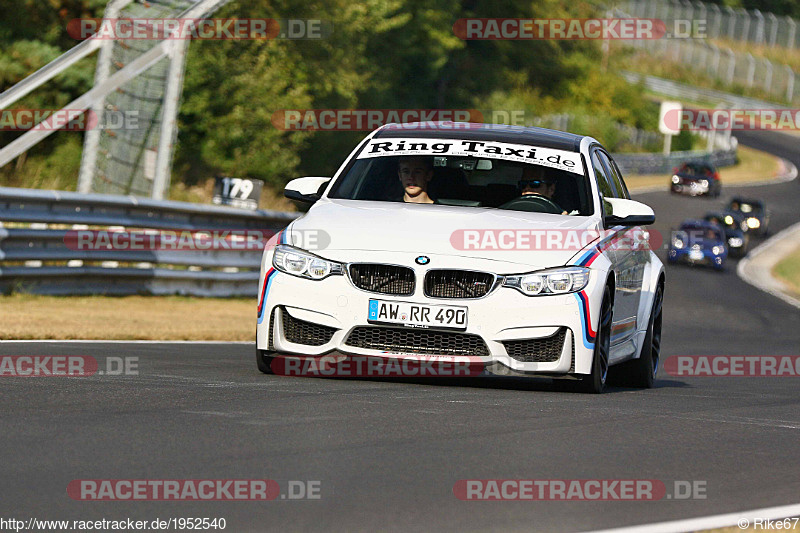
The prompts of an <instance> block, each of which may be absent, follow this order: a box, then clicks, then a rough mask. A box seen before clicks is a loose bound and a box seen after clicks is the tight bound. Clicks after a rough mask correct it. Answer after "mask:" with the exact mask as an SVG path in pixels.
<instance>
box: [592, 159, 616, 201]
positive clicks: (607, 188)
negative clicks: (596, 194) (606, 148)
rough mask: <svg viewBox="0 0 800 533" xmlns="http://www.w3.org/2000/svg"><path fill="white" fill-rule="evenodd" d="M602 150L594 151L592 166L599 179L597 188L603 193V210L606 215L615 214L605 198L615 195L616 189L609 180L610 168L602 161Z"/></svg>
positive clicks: (596, 177)
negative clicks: (607, 168) (600, 156)
mask: <svg viewBox="0 0 800 533" xmlns="http://www.w3.org/2000/svg"><path fill="white" fill-rule="evenodd" d="M599 155H600V152H598V151H597V150H595V151H593V152H592V167H593V168H594V176H595V179H596V180H597V188H598V189H599V190H600V194H602V195H603V211H604V212H605V214H606V215H612V214H613V208H612V207H611V204H609V203H608V202H607V201H606V200H605V199H606V198H613V197H614V190H613V189H612V188H611V182H610V181H608V170H606V167H605V166H604V165H603V163H602V162H601V161H600V158H599Z"/></svg>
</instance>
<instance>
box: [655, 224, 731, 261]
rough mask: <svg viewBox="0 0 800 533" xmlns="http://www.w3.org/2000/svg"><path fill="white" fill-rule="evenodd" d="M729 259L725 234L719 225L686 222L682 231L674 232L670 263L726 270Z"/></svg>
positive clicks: (670, 245)
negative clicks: (726, 262) (726, 261)
mask: <svg viewBox="0 0 800 533" xmlns="http://www.w3.org/2000/svg"><path fill="white" fill-rule="evenodd" d="M727 258H728V247H727V245H726V244H725V232H724V231H723V229H722V228H721V227H720V226H719V224H716V223H714V222H708V221H706V220H684V221H683V223H682V224H681V226H680V229H678V231H673V232H672V239H671V240H670V243H669V255H668V256H667V260H668V261H669V262H670V263H686V264H689V265H707V266H710V267H713V268H715V269H716V270H724V269H725V260H726V259H727Z"/></svg>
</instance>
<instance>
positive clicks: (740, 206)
mask: <svg viewBox="0 0 800 533" xmlns="http://www.w3.org/2000/svg"><path fill="white" fill-rule="evenodd" d="M728 210H730V211H734V212H737V213H741V214H742V216H743V217H744V218H745V223H746V224H747V228H748V230H749V231H750V232H752V233H755V234H757V235H767V234H768V233H769V211H768V210H767V206H766V205H765V204H764V202H762V201H761V200H756V199H753V198H742V197H740V196H735V197H733V198H732V199H731V202H730V204H728Z"/></svg>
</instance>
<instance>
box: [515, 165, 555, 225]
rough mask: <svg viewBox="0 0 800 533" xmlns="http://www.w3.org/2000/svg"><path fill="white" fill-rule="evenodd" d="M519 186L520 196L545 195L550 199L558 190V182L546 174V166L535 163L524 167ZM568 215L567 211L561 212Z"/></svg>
mask: <svg viewBox="0 0 800 533" xmlns="http://www.w3.org/2000/svg"><path fill="white" fill-rule="evenodd" d="M517 186H518V187H519V189H520V196H529V195H536V196H544V197H545V198H547V199H548V200H551V201H552V199H553V195H554V194H555V192H556V183H555V181H553V180H552V179H548V178H547V177H546V176H545V168H544V167H540V166H535V165H525V166H524V167H523V169H522V179H520V180H519V182H518V183H517ZM561 214H562V215H566V214H567V212H566V211H562V212H561Z"/></svg>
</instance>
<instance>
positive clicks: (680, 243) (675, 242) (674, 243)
mask: <svg viewBox="0 0 800 533" xmlns="http://www.w3.org/2000/svg"><path fill="white" fill-rule="evenodd" d="M672 246H674V247H675V248H683V246H684V243H683V241H682V240H680V239H679V238H677V237H675V238H674V239H672Z"/></svg>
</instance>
